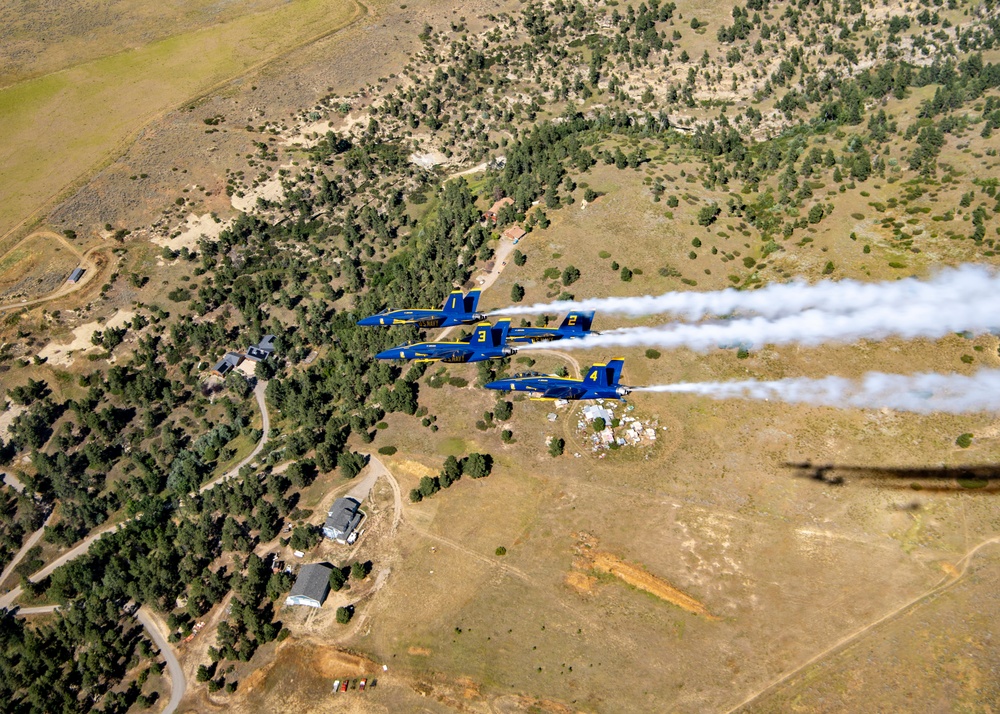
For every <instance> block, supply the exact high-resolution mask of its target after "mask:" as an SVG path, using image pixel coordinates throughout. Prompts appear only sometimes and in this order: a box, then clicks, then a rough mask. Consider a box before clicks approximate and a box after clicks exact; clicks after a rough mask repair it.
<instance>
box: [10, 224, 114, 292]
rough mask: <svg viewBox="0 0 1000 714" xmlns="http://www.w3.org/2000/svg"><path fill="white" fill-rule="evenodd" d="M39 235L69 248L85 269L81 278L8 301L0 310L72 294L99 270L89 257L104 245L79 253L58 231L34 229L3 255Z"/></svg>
mask: <svg viewBox="0 0 1000 714" xmlns="http://www.w3.org/2000/svg"><path fill="white" fill-rule="evenodd" d="M39 237H43V238H51V239H52V240H55V241H56V242H58V243H61V244H62V245H63V246H65V247H66V248H69V250H70V252H71V253H72V254H73V255H75V256H76V258H77V260H78V261H79V263H80V266H79V267H81V268H83V269H84V271H86V272H84V274H83V278H81V279H80V281H79V282H76V283H69V282H64V283H63V284H62V285H60V286H59V287H58V288H56V290H55V292H51V293H49V294H48V295H43V296H42V297H38V298H34V299H32V300H23V301H21V302H16V303H8V304H6V305H0V311H2V310H19V309H21V308H22V307H32V306H34V305H40V304H42V303H46V302H49V301H50V300H57V299H59V298H63V297H66V296H67V295H72V294H73V293H75V292H76V291H77V290H80V289H81V288H83V287H84V286H85V285H88V284H89V283H90V282H91V281H92V280H94V279H95V278H96V277H97V276H98V272H99V271H98V265H97V263H95V262H94V261H93V260H92V259H91V256H92V255H93V254H94V253H96V252H97V251H99V250H102V249H104V248H105V247H106V246H103V245H100V244H98V245H95V246H93V247H91V248H89V249H88V250H87V251H86V252H85V253H81V252H80V250H79V249H78V248H77V247H76V246H75V245H73V244H72V243H70V242H69V241H68V240H66V238H65V237H64V236H61V235H59V234H58V233H53V232H52V231H35V232H34V233H31V234H30V235H28V236H26V237H25V238H23V239H22V240H19V241H18V242H17V243H16V244H15V245H14V246H13V247H12V248H11V249H10V250H8V251H7V252H6V253H4V257H6V256H7V255H9V254H10V253H12V252H13V251H15V250H17V248H18V247H19V246H20V245H21V244H22V243H25V242H27V241H29V240H32V239H34V238H39ZM0 260H2V258H0ZM66 277H67V278H68V277H69V275H67V276H66Z"/></svg>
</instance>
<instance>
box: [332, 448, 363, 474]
mask: <svg viewBox="0 0 1000 714" xmlns="http://www.w3.org/2000/svg"><path fill="white" fill-rule="evenodd" d="M337 465H338V466H340V472H341V473H342V474H344V478H354V477H355V476H357V475H358V474H359V473H361V469H363V468H364V467H365V457H364V456H362V455H361V454H359V453H357V452H356V451H349V452H347V453H346V454H341V455H340V458H339V459H337Z"/></svg>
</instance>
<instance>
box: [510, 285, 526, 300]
mask: <svg viewBox="0 0 1000 714" xmlns="http://www.w3.org/2000/svg"><path fill="white" fill-rule="evenodd" d="M510 299H511V301H512V302H521V301H522V300H524V288H523V287H521V285H520V284H518V283H514V285H512V286H511V288H510Z"/></svg>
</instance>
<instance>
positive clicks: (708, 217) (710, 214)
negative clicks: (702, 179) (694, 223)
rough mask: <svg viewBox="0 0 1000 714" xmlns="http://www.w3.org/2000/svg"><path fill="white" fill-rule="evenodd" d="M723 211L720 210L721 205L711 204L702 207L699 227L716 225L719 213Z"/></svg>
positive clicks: (699, 215) (699, 214)
mask: <svg viewBox="0 0 1000 714" xmlns="http://www.w3.org/2000/svg"><path fill="white" fill-rule="evenodd" d="M721 211H722V209H720V208H719V204H717V203H710V204H709V205H707V206H704V207H702V209H701V210H700V211H698V225H699V226H706V227H707V226H710V225H712V224H713V223H715V219H716V218H718V217H719V213H720V212H721Z"/></svg>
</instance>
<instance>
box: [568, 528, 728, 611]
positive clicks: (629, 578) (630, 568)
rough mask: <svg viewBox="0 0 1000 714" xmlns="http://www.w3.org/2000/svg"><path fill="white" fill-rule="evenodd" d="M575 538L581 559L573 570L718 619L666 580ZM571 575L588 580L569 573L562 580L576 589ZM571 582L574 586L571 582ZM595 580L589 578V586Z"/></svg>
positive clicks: (582, 537) (588, 539)
mask: <svg viewBox="0 0 1000 714" xmlns="http://www.w3.org/2000/svg"><path fill="white" fill-rule="evenodd" d="M578 538H579V546H578V547H577V553H578V554H579V555H580V556H581V557H580V558H579V559H578V560H577V561H576V562H575V563H574V564H573V566H574V567H576V568H582V569H589V570H596V571H597V572H600V573H608V574H610V575H614V576H615V577H616V578H618V579H619V580H622V581H624V582H626V583H628V584H629V585H631V586H632V587H635V588H638V589H639V590H643V591H645V592H647V593H650V594H651V595H655V596H656V597H658V598H660V599H661V600H665V601H666V602H669V603H673V604H674V605H676V606H677V607H679V608H682V609H684V610H687V611H688V612H693V613H694V614H695V615H702V616H704V617H706V618H708V619H709V620H715V619H718V618H715V617H713V616H712V614H711V613H710V612H709V611H708V608H706V607H705V606H704V605H702V604H701V603H700V602H698V601H697V600H695V599H694V598H693V597H691V596H690V595H688V594H687V593H684V592H681V591H680V590H678V589H677V588H675V587H674V586H673V585H671V584H670V583H668V582H667V581H666V580H663V579H662V578H658V577H657V576H655V575H653V574H652V573H649V572H647V571H646V569H645V568H643V567H641V566H638V565H635V564H633V563H628V562H626V561H624V560H622V559H621V558H619V557H618V556H617V555H614V554H612V553H607V552H604V551H599V550H597V549H596V548H597V545H598V542H597V539H596V538H594V537H593V536H590V535H587V534H585V533H583V534H580V535H579V536H578ZM574 575H581V576H583V578H585V579H586V578H587V577H588V576H586V575H583V574H582V573H570V574H569V575H567V576H566V582H567V584H571V585H573V586H574V587H577V588H578V589H579V586H578V585H576V582H577V581H578V580H579V579H578V578H574V577H573V576H574ZM571 578H572V579H573V581H574V582H571ZM595 580H596V579H595V578H593V577H590V581H591V582H593V581H595Z"/></svg>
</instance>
